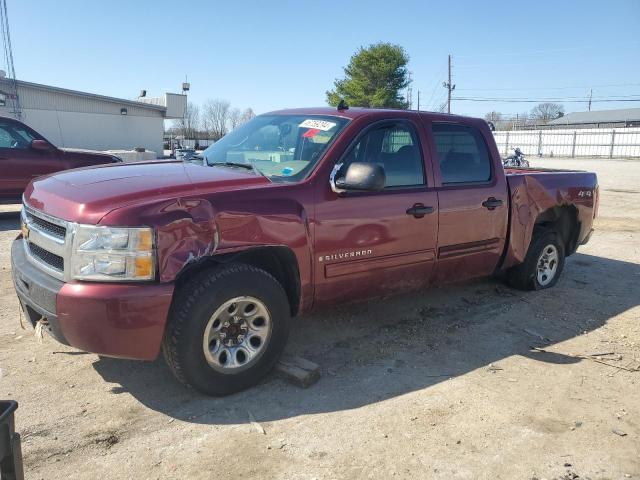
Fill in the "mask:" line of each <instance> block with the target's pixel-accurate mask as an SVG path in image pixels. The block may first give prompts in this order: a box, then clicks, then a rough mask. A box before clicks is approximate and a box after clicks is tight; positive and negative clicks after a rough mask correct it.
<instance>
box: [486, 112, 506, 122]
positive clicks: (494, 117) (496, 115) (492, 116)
mask: <svg viewBox="0 0 640 480" xmlns="http://www.w3.org/2000/svg"><path fill="white" fill-rule="evenodd" d="M484 119H485V120H486V121H487V122H493V123H497V122H500V121H501V120H502V114H501V113H500V112H496V111H493V112H489V113H487V114H486V115H485V116H484Z"/></svg>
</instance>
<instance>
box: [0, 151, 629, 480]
mask: <svg viewBox="0 0 640 480" xmlns="http://www.w3.org/2000/svg"><path fill="white" fill-rule="evenodd" d="M533 165H534V166H535V165H540V166H546V167H557V168H562V167H564V168H582V169H589V170H595V171H597V173H598V175H599V180H600V185H601V201H602V204H601V208H600V218H599V219H598V221H597V228H598V231H597V233H596V234H595V235H594V237H593V239H592V240H591V242H590V243H589V244H588V245H587V246H585V247H582V248H580V250H579V253H577V254H576V255H574V256H572V257H571V258H570V259H568V261H567V265H566V269H565V272H564V275H563V278H562V279H561V280H560V282H559V284H558V285H557V286H556V288H553V289H551V290H546V291H543V292H533V293H522V292H518V291H515V290H510V289H508V288H506V287H505V286H503V285H502V284H501V283H500V281H498V280H483V281H478V282H473V283H470V284H466V285H462V286H451V287H447V288H441V289H435V290H431V291H427V292H422V293H418V294H412V295H406V296H403V297H399V298H393V299H381V300H377V301H372V302H369V303H367V304H364V305H355V306H348V307H343V308H340V309H337V310H334V311H330V312H324V313H321V314H317V315H314V316H312V317H307V318H303V319H299V321H298V322H297V323H296V325H295V328H294V331H293V334H292V338H291V341H290V345H289V351H290V352H293V353H297V354H300V355H302V356H304V357H306V358H308V359H310V360H313V361H315V362H317V363H319V364H320V365H321V368H322V378H321V380H320V381H319V383H317V384H316V385H314V386H312V387H311V388H309V389H307V390H302V389H299V388H296V387H294V386H292V385H290V384H288V383H286V382H285V381H284V380H282V379H280V378H278V377H276V376H272V377H270V378H269V379H267V380H266V381H265V382H264V383H263V384H261V385H259V386H258V387H256V388H253V389H251V390H249V391H246V392H243V393H241V394H238V395H234V396H231V397H227V398H222V399H213V398H206V397H203V396H201V395H199V394H197V393H195V392H193V391H191V390H189V389H187V388H185V387H183V386H181V385H179V384H178V383H176V381H174V379H173V378H172V377H171V374H170V373H169V371H168V369H167V368H166V367H165V365H164V363H163V362H162V361H161V360H158V361H156V362H154V363H141V362H140V363H139V362H131V361H123V360H113V359H108V358H98V357H97V356H96V355H92V354H84V353H81V352H77V351H74V350H73V349H70V348H66V347H63V346H61V345H59V344H57V343H55V342H54V341H53V340H51V339H49V338H45V339H44V342H43V343H42V344H40V343H38V342H37V341H36V339H35V337H34V334H33V329H32V328H31V327H28V328H27V330H22V329H21V328H20V326H19V323H18V302H17V300H16V297H15V296H14V293H13V287H12V284H11V278H10V262H9V244H10V241H11V239H12V238H14V237H15V235H16V233H17V228H18V217H17V215H16V214H13V213H4V214H0V245H1V247H0V268H1V270H0V368H1V369H2V379H1V380H0V397H3V398H14V399H16V400H18V401H19V402H20V408H19V409H18V413H17V425H18V429H19V430H20V431H21V432H22V434H23V441H24V444H23V451H24V461H25V469H26V472H27V478H30V479H31V478H33V479H41V478H42V479H69V478H82V479H90V478H91V479H93V478H100V477H104V478H109V479H126V478H132V479H146V478H149V479H155V478H203V479H204V478H264V479H271V478H275V479H307V480H310V479H313V478H316V479H333V478H335V479H343V478H345V479H346V478H384V479H387V478H442V479H458V478H460V479H476V478H486V479H527V480H530V479H533V478H538V479H542V478H547V479H552V478H558V479H565V478H567V479H573V478H581V479H582V478H591V479H594V480H595V479H622V478H640V372H632V371H627V370H624V369H621V368H617V367H627V368H630V369H633V368H635V367H638V366H639V365H640V322H639V320H640V307H639V306H638V305H639V304H640V265H639V264H640V243H639V239H640V162H632V161H608V160H581V161H569V160H544V161H543V160H537V159H534V160H533ZM5 210H6V209H5ZM532 346H538V347H541V348H543V349H544V350H546V352H540V351H536V350H532V349H531V347H532ZM610 352H611V353H612V354H609V353H610ZM596 353H601V354H602V355H601V356H593V357H590V359H587V358H581V357H580V356H588V355H590V354H596ZM605 354H606V355H605ZM597 360H600V361H602V362H604V363H606V364H608V365H605V364H603V363H598V361H597ZM250 414H251V415H252V416H253V417H254V418H255V419H256V420H257V422H259V423H260V425H261V426H262V427H263V428H264V431H265V434H262V433H260V432H259V431H258V429H257V428H255V425H252V424H251V423H250V421H249V415H250ZM616 432H617V433H616ZM576 475H577V476H579V477H576Z"/></svg>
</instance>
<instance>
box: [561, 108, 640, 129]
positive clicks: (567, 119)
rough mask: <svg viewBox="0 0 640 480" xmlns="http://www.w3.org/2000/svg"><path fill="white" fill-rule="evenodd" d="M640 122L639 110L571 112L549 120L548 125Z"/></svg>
mask: <svg viewBox="0 0 640 480" xmlns="http://www.w3.org/2000/svg"><path fill="white" fill-rule="evenodd" d="M631 121H633V122H637V121H640V108H621V109H618V110H599V111H598V110H596V111H592V112H573V113H568V114H566V115H565V116H563V117H560V118H556V119H555V120H551V121H550V122H549V125H578V124H582V123H618V122H631Z"/></svg>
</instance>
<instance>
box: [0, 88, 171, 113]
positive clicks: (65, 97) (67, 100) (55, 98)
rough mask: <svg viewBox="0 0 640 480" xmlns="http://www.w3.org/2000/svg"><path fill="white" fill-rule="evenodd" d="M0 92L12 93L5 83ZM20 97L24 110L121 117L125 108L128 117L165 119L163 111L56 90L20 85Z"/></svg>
mask: <svg viewBox="0 0 640 480" xmlns="http://www.w3.org/2000/svg"><path fill="white" fill-rule="evenodd" d="M0 90H3V91H5V92H7V91H10V86H9V85H7V83H6V82H5V81H0ZM18 95H19V96H20V104H21V105H22V108H24V109H30V110H53V111H62V112H77V113H99V114H105V115H120V114H121V113H120V109H121V108H123V107H124V108H126V109H127V115H131V116H139V117H156V118H157V117H163V113H164V112H163V111H162V110H157V109H150V108H144V107H138V106H135V105H131V104H128V103H120V102H117V101H107V100H102V99H97V98H91V97H90V96H85V95H74V94H72V93H62V92H60V91H56V90H47V89H46V88H37V87H31V86H28V85H20V84H19V85H18Z"/></svg>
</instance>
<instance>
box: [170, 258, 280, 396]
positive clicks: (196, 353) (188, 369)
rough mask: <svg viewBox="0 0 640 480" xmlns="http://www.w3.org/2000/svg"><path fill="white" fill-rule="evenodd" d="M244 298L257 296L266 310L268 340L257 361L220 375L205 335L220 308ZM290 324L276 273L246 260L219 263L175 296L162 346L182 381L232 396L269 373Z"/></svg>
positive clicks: (214, 393)
mask: <svg viewBox="0 0 640 480" xmlns="http://www.w3.org/2000/svg"><path fill="white" fill-rule="evenodd" d="M241 296H251V297H255V298H256V299H259V300H260V301H261V302H262V303H263V304H264V305H265V306H266V308H267V309H268V311H269V314H270V316H271V320H270V321H271V333H270V337H269V341H268V342H265V343H266V347H265V350H264V351H263V353H262V354H261V356H260V357H259V358H257V359H256V363H255V364H253V365H251V366H250V367H248V368H246V369H244V370H241V371H239V372H234V373H221V372H219V371H216V370H214V368H213V367H211V366H210V365H209V363H208V362H207V359H206V358H205V354H204V350H203V345H202V344H203V338H204V337H203V335H204V333H205V329H206V326H207V324H208V323H209V320H210V319H211V316H212V315H213V314H214V313H215V312H216V310H217V309H218V308H219V307H220V306H221V305H223V304H224V303H225V302H227V301H229V300H230V299H233V298H235V297H241ZM290 323H291V312H290V306H289V302H288V299H287V295H286V293H285V291H284V289H283V288H282V285H280V283H278V281H277V280H276V279H275V278H274V277H273V276H271V275H270V274H269V273H267V272H265V271H264V270H261V269H259V268H256V267H253V266H250V265H246V264H228V265H221V266H218V267H215V268H213V269H211V270H207V271H205V272H202V273H201V274H199V275H196V276H195V277H194V278H192V279H190V280H189V281H188V282H187V283H186V284H185V285H183V286H182V287H181V288H180V290H179V291H178V292H177V293H176V294H175V298H174V302H173V304H172V307H171V312H170V314H169V321H168V323H167V328H166V331H165V336H164V340H163V345H162V350H163V353H164V357H165V360H166V362H167V364H168V365H169V367H170V368H171V370H172V372H173V374H174V375H175V376H176V378H177V379H178V380H180V381H181V382H183V383H186V384H188V385H190V386H192V387H193V388H195V389H196V390H199V391H200V392H202V393H205V394H207V395H214V396H222V395H229V394H231V393H234V392H238V391H240V390H244V389H245V388H248V387H250V386H252V385H255V384H256V383H258V382H259V381H260V380H261V379H262V378H263V377H264V376H265V375H267V373H269V371H270V370H271V369H272V368H273V366H274V365H275V363H276V362H277V361H278V358H279V357H280V354H281V353H282V351H283V350H284V347H285V344H286V342H287V337H288V336H289V325H290Z"/></svg>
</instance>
